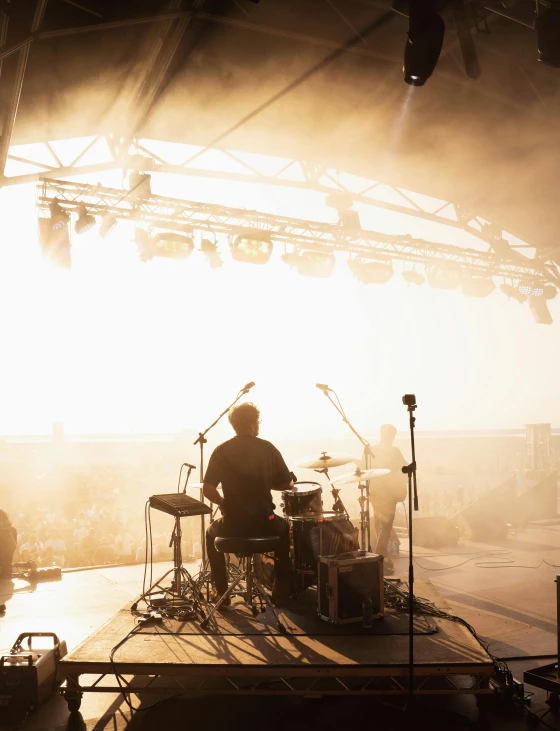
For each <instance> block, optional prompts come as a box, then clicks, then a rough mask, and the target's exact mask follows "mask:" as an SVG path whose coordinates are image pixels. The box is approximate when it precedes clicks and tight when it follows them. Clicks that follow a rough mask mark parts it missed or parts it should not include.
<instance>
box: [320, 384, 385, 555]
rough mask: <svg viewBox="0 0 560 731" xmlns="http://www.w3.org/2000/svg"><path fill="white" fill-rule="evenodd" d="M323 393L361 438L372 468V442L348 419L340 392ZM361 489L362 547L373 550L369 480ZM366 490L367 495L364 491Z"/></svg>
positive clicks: (368, 463)
mask: <svg viewBox="0 0 560 731" xmlns="http://www.w3.org/2000/svg"><path fill="white" fill-rule="evenodd" d="M323 393H324V394H325V396H326V397H327V398H328V400H329V401H330V402H331V404H332V405H333V406H334V408H335V409H336V410H337V411H338V413H339V414H340V416H342V421H343V422H344V423H345V424H346V426H347V427H348V428H349V429H350V431H351V432H352V433H353V434H354V435H355V436H356V437H357V438H358V439H359V440H360V443H361V445H362V447H363V448H364V454H365V457H366V470H367V469H370V466H371V459H372V458H373V457H374V455H373V453H372V451H371V444H370V443H369V442H368V440H367V439H366V438H365V437H362V436H361V434H359V433H358V432H357V431H356V429H355V428H354V427H353V426H352V424H351V423H350V422H349V421H348V417H347V416H346V414H345V413H344V409H343V408H342V404H341V403H340V399H339V398H338V394H337V393H336V391H335V390H334V389H332V388H331V389H329V390H328V391H327V390H324V391H323ZM331 393H334V395H335V397H336V401H337V403H335V402H334V401H333V399H332V398H331V396H330V394H331ZM360 490H361V491H362V497H361V498H359V501H360V526H361V543H362V546H361V547H362V548H363V549H365V550H366V551H371V530H370V512H369V480H368V481H367V482H366V484H365V488H362V486H361V485H360ZM364 490H365V497H364V494H363V492H364ZM362 498H364V499H365V503H364V501H363V500H362Z"/></svg>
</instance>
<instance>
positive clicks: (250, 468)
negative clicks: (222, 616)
mask: <svg viewBox="0 0 560 731" xmlns="http://www.w3.org/2000/svg"><path fill="white" fill-rule="evenodd" d="M229 423H230V424H231V425H232V427H233V429H234V431H235V434H236V436H235V437H233V439H230V440H228V441H227V442H224V443H223V444H220V445H219V446H218V447H216V449H215V450H214V452H213V453H212V456H211V457H210V461H209V462H208V468H207V470H206V474H205V476H204V487H203V492H204V496H205V497H206V498H208V500H210V501H211V502H212V503H215V504H216V505H218V506H219V508H220V509H221V511H222V513H223V518H219V519H218V520H215V521H214V522H213V523H211V524H210V526H209V528H208V530H207V531H206V549H207V553H208V560H209V562H210V570H211V572H212V578H213V580H214V584H215V587H216V591H215V593H214V595H213V597H212V600H213V601H215V602H217V601H218V600H219V599H220V597H221V596H222V594H224V593H225V591H226V589H227V573H226V563H225V557H224V554H223V553H220V552H219V551H217V550H216V548H215V546H214V540H215V539H216V538H217V537H218V536H243V537H259V536H278V537H279V538H280V544H279V546H278V550H277V551H276V552H275V556H274V557H275V567H276V577H275V580H274V586H273V588H272V600H273V601H274V602H280V601H283V600H285V599H288V598H289V596H290V595H291V593H292V574H291V565H290V530H289V523H288V521H287V520H285V519H284V518H281V517H280V516H279V515H275V513H274V508H275V505H274V502H273V500H272V494H271V490H292V489H293V488H294V483H293V480H292V474H291V472H290V471H289V469H288V468H287V466H286V463H285V462H284V459H283V458H282V455H281V454H280V452H279V451H278V450H277V449H276V447H275V446H274V445H273V444H271V443H270V442H267V441H265V440H264V439H259V437H258V434H259V424H260V412H259V410H258V409H257V407H256V406H255V405H254V404H251V403H243V404H240V405H239V406H235V407H234V408H233V409H232V410H231V411H230V412H229ZM220 484H221V486H222V489H223V497H222V496H221V495H220V493H219V492H218V490H217V488H218V486H219V485H220ZM226 603H227V602H226Z"/></svg>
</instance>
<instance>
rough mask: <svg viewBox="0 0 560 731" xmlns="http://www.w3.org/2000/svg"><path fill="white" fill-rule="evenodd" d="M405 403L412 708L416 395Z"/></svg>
mask: <svg viewBox="0 0 560 731" xmlns="http://www.w3.org/2000/svg"><path fill="white" fill-rule="evenodd" d="M402 401H403V404H404V405H405V406H406V408H407V411H408V414H409V426H410V445H411V454H412V462H411V463H410V464H409V465H407V466H406V467H403V468H402V471H403V473H404V474H405V475H408V633H409V635H408V642H409V645H408V701H407V705H406V708H407V710H410V706H411V705H412V702H413V698H414V565H413V555H412V509H413V507H414V510H415V511H417V510H418V487H417V484H416V451H415V447H414V425H415V423H416V417H415V416H414V412H415V411H416V396H415V395H414V394H406V395H405V396H403V397H402Z"/></svg>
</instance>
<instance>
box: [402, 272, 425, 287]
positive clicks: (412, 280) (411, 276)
mask: <svg viewBox="0 0 560 731" xmlns="http://www.w3.org/2000/svg"><path fill="white" fill-rule="evenodd" d="M402 277H403V279H404V280H405V282H408V283H409V284H418V285H420V284H424V282H425V281H426V278H425V277H424V276H423V275H422V274H420V272H416V271H414V269H411V270H409V271H405V272H403V273H402Z"/></svg>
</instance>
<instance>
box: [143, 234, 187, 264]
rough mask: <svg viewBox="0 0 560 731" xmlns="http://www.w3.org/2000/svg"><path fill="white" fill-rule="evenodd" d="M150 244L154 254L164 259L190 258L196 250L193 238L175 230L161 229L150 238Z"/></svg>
mask: <svg viewBox="0 0 560 731" xmlns="http://www.w3.org/2000/svg"><path fill="white" fill-rule="evenodd" d="M150 245H151V247H152V251H153V256H158V257H161V258H163V259H188V257H189V256H190V255H191V254H192V253H193V251H194V243H193V240H192V239H191V238H190V237H189V236H183V235H182V234H178V233H175V232H174V231H160V232H159V233H157V234H156V235H155V236H153V237H152V238H150Z"/></svg>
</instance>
